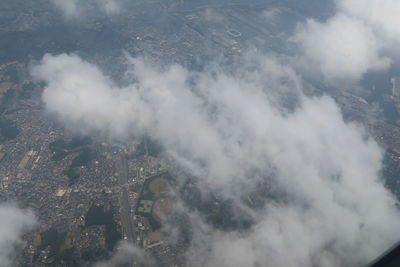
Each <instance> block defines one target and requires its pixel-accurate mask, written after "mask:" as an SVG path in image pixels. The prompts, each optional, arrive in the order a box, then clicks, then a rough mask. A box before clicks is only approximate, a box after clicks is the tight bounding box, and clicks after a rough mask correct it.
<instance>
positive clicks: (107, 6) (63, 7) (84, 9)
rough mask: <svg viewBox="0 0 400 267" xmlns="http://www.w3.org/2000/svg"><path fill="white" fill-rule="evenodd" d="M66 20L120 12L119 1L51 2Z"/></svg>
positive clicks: (77, 0) (53, 0)
mask: <svg viewBox="0 0 400 267" xmlns="http://www.w3.org/2000/svg"><path fill="white" fill-rule="evenodd" d="M51 2H52V3H53V5H54V6H55V7H57V8H58V9H59V10H60V11H61V12H62V13H63V14H64V16H65V17H66V18H68V19H76V18H80V17H82V16H84V15H87V14H88V13H93V12H94V11H96V12H104V13H105V14H106V15H113V14H117V13H119V12H120V11H121V0H93V1H86V0H51Z"/></svg>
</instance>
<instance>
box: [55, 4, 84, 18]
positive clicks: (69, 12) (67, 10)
mask: <svg viewBox="0 0 400 267" xmlns="http://www.w3.org/2000/svg"><path fill="white" fill-rule="evenodd" d="M52 3H53V4H54V5H55V6H56V7H57V8H58V9H60V10H61V11H62V12H63V14H64V15H65V16H66V17H67V18H73V17H77V16H79V15H80V10H79V0H68V1H65V0H52Z"/></svg>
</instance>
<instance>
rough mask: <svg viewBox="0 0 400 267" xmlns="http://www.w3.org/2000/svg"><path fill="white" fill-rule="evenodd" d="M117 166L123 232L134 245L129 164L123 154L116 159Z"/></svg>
mask: <svg viewBox="0 0 400 267" xmlns="http://www.w3.org/2000/svg"><path fill="white" fill-rule="evenodd" d="M115 164H116V168H117V175H118V183H119V185H120V190H121V193H120V196H119V204H120V209H121V210H120V212H121V213H120V214H121V224H122V232H123V235H124V236H126V237H127V240H128V241H129V242H130V243H134V241H135V234H134V233H135V232H134V230H133V223H132V217H131V208H130V205H129V198H128V191H127V188H126V187H127V185H128V162H127V160H126V157H125V155H124V154H123V153H122V152H121V153H120V154H119V155H118V157H117V158H116V159H115Z"/></svg>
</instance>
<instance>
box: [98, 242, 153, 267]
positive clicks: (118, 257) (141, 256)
mask: <svg viewBox="0 0 400 267" xmlns="http://www.w3.org/2000/svg"><path fill="white" fill-rule="evenodd" d="M152 262H153V260H152V259H151V257H150V256H149V255H148V254H147V253H146V252H145V251H144V250H142V249H140V248H138V247H136V246H134V245H131V244H129V243H126V242H122V243H120V244H119V245H118V247H117V250H116V252H115V254H114V255H113V256H112V257H111V258H110V259H109V260H107V261H103V262H98V263H96V264H95V265H94V267H116V266H121V265H123V264H127V263H134V266H137V265H139V266H143V264H145V265H146V266H150V265H151V263H152Z"/></svg>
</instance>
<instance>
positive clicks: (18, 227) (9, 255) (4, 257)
mask: <svg viewBox="0 0 400 267" xmlns="http://www.w3.org/2000/svg"><path fill="white" fill-rule="evenodd" d="M0 218H1V220H0V266H2V267H7V266H12V264H13V261H14V259H15V256H16V255H15V248H16V247H19V246H22V245H23V240H22V235H23V234H25V233H26V232H27V231H29V230H32V229H33V228H34V227H35V226H36V219H35V216H34V215H33V213H32V212H30V211H27V210H21V209H19V208H18V207H17V206H15V205H11V204H0Z"/></svg>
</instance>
